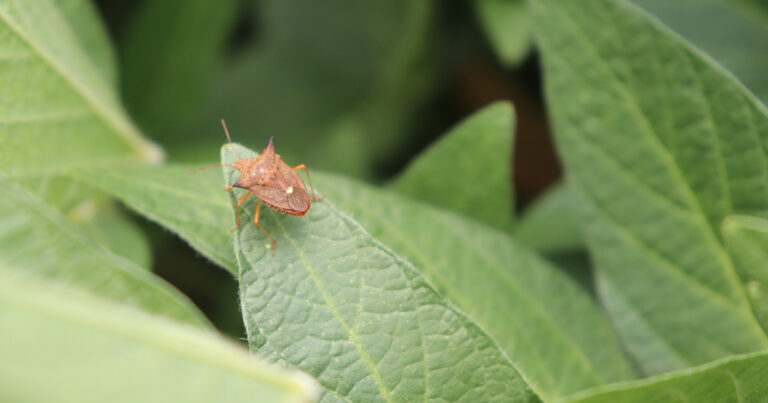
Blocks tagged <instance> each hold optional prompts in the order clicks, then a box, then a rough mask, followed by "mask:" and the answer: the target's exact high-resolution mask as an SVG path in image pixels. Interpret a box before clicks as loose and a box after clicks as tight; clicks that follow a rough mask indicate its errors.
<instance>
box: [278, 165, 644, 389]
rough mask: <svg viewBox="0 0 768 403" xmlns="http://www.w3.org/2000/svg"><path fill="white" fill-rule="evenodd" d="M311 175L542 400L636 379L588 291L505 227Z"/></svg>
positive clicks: (333, 200) (367, 187)
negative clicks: (481, 333) (488, 340)
mask: <svg viewBox="0 0 768 403" xmlns="http://www.w3.org/2000/svg"><path fill="white" fill-rule="evenodd" d="M313 178H314V179H315V181H316V183H317V184H318V186H319V188H320V189H323V192H325V193H324V194H325V195H326V196H327V200H329V201H330V202H333V203H337V204H338V206H339V207H340V208H341V209H343V210H345V211H347V212H349V213H350V214H352V216H353V217H355V219H356V220H358V221H359V222H360V223H362V224H363V225H364V226H365V228H366V229H367V230H368V231H370V232H371V234H372V235H373V236H375V237H376V238H378V239H380V240H381V241H382V242H384V243H385V244H387V245H388V246H390V247H392V248H393V250H394V251H395V252H397V253H399V254H400V255H402V256H404V257H406V258H407V259H409V260H410V261H411V262H413V263H414V264H415V265H416V266H417V267H418V268H419V269H420V270H421V273H422V275H424V276H425V277H426V279H427V280H429V282H430V283H431V284H434V285H435V286H436V288H437V290H438V291H439V292H440V293H441V294H442V295H445V296H446V297H448V298H449V299H450V300H451V301H453V302H455V303H456V304H458V305H459V308H461V309H462V310H463V311H464V312H466V313H467V314H468V315H469V316H470V317H472V318H473V319H474V320H475V321H477V323H478V324H479V325H480V326H481V327H482V328H483V329H485V330H486V331H487V332H488V334H489V335H490V336H491V337H493V339H494V340H496V341H497V342H498V343H499V346H500V347H501V348H502V349H503V350H504V351H505V352H506V354H507V356H509V358H510V359H511V360H512V361H513V362H514V363H515V366H516V367H517V368H518V369H519V370H520V371H521V373H522V374H523V375H524V376H525V379H527V380H528V382H529V383H530V384H531V386H532V387H533V389H534V390H535V391H536V392H537V393H538V394H539V395H540V396H541V397H542V398H543V399H545V400H548V399H549V398H552V397H557V396H563V395H566V394H568V393H573V392H576V391H579V390H583V389H586V388H589V387H592V386H597V385H601V384H604V383H608V382H615V381H619V380H626V379H631V378H633V377H634V376H633V375H634V374H633V371H632V369H631V368H630V366H629V365H628V363H627V361H626V359H625V357H624V356H623V353H622V351H621V349H620V347H619V343H618V340H617V338H616V336H615V334H614V333H613V331H612V330H611V328H610V325H609V324H608V321H607V320H606V318H605V316H604V314H603V313H602V312H601V311H600V309H599V308H598V307H597V306H596V304H595V303H594V301H593V300H592V298H591V296H590V295H589V294H588V293H587V292H586V291H585V290H584V289H583V288H581V287H580V286H579V285H577V284H576V283H575V282H573V281H572V280H571V279H570V278H568V276H567V275H566V274H564V273H563V272H561V271H559V270H557V269H555V268H554V267H552V266H551V265H549V264H547V263H546V262H545V261H543V260H542V259H540V258H537V256H535V255H534V254H533V253H531V252H529V251H527V250H526V249H524V248H522V247H520V246H518V245H517V244H516V243H515V242H514V241H513V240H512V239H511V238H510V237H509V236H508V235H506V234H505V233H503V232H499V231H496V230H493V229H491V228H489V227H486V226H484V225H481V224H478V223H477V222H475V221H473V220H468V219H466V218H464V217H462V216H459V215H455V214H452V213H450V212H447V211H443V210H437V209H433V208H430V207H428V206H427V205H424V204H421V203H418V202H413V201H411V200H408V199H405V198H402V197H399V196H397V195H395V194H394V193H392V192H387V191H381V190H377V189H375V188H372V187H369V186H366V185H363V184H361V183H356V182H352V181H350V180H348V179H344V178H342V177H338V176H327V175H315V174H314V173H313ZM322 203H325V201H323V202H321V204H322ZM277 252H278V254H280V252H281V250H280V245H278V251H277ZM574 318H578V320H574Z"/></svg>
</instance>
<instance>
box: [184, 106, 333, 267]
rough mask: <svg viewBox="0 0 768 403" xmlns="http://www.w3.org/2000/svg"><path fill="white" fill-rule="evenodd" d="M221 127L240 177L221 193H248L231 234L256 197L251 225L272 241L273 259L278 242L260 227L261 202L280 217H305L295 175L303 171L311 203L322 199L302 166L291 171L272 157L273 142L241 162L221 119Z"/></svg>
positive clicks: (304, 196)
mask: <svg viewBox="0 0 768 403" xmlns="http://www.w3.org/2000/svg"><path fill="white" fill-rule="evenodd" d="M221 125H222V127H224V133H225V134H226V135H227V140H228V141H229V145H230V147H231V150H232V152H234V153H235V156H236V157H237V161H235V164H234V165H223V166H231V167H233V168H235V169H237V170H238V171H240V173H241V174H242V177H241V179H240V180H239V181H237V182H236V183H234V184H232V185H230V186H227V187H226V188H225V189H224V190H226V191H230V190H232V189H234V188H241V189H245V190H247V191H248V193H246V194H245V196H243V198H242V199H240V201H239V202H238V203H237V225H236V226H235V228H232V231H234V230H236V229H238V228H240V206H242V205H243V203H245V201H246V200H247V199H248V197H250V196H251V195H254V196H256V197H257V198H258V199H259V203H258V204H257V205H256V215H255V216H254V219H253V221H254V223H255V224H256V226H258V227H259V229H261V230H262V231H263V232H264V233H265V234H266V235H267V236H268V237H269V239H271V240H272V256H274V255H275V249H276V248H277V241H275V238H273V237H272V235H269V232H267V230H265V229H264V227H262V226H261V224H259V213H260V212H261V202H262V201H263V202H264V204H266V205H267V206H269V207H271V208H272V209H274V210H276V211H278V212H281V213H283V214H289V215H294V216H298V217H303V216H305V215H306V214H307V213H308V212H309V209H310V208H312V203H310V201H309V193H308V192H307V188H306V186H304V182H303V181H302V180H301V177H299V174H298V173H297V172H298V171H301V170H302V169H303V170H304V171H305V172H306V173H307V179H308V180H309V187H310V189H311V190H312V200H314V201H318V200H322V199H323V198H324V197H325V196H322V197H317V196H315V188H314V187H313V186H312V179H311V178H310V177H309V170H308V169H307V166H306V165H304V164H301V165H298V166H296V167H293V168H291V167H290V166H288V164H286V163H285V162H283V160H282V159H281V158H280V154H275V146H274V144H273V142H272V138H270V139H269V144H267V148H265V149H264V151H263V152H262V153H261V154H259V156H257V157H256V158H253V159H250V160H246V159H242V158H240V156H239V155H237V151H235V148H234V146H233V145H232V139H231V138H230V137H229V130H227V124H226V123H224V119H222V120H221ZM218 166H222V165H213V166H210V167H205V168H200V169H206V168H213V167H218ZM200 169H198V170H195V171H192V172H190V174H191V173H194V172H197V171H199V170H200Z"/></svg>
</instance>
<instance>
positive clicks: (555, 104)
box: [529, 0, 768, 374]
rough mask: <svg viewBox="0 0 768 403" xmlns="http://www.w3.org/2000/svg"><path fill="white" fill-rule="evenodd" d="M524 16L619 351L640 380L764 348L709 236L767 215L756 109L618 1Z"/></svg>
mask: <svg viewBox="0 0 768 403" xmlns="http://www.w3.org/2000/svg"><path fill="white" fill-rule="evenodd" d="M529 4H531V5H532V6H533V8H532V9H533V10H535V12H533V14H534V22H535V24H534V25H535V26H536V27H537V33H536V35H537V40H538V42H539V43H538V44H539V49H540V52H541V54H542V56H543V59H542V60H543V66H544V73H545V78H546V79H545V84H546V95H547V100H548V102H549V106H550V108H551V109H550V110H551V116H552V119H553V122H554V127H555V129H556V130H555V133H556V137H557V145H558V149H559V151H560V153H561V155H562V156H563V158H564V161H565V166H566V169H567V173H568V180H569V184H570V185H573V188H574V190H575V191H577V192H578V194H579V196H578V197H579V198H580V201H579V203H578V206H579V207H580V214H581V215H582V218H583V220H582V223H583V227H582V228H584V231H585V237H586V239H587V243H588V245H589V248H590V251H591V253H592V257H593V260H594V261H595V263H596V266H597V268H598V270H599V271H598V273H597V286H598V292H599V293H600V295H601V298H602V300H603V303H604V305H605V306H606V309H607V310H608V312H609V313H610V315H611V317H612V319H613V321H614V326H615V327H616V329H617V330H618V331H619V333H620V334H621V336H622V337H623V339H624V341H625V344H626V346H627V348H628V350H629V351H630V352H631V353H632V354H633V356H634V357H635V359H636V360H637V361H638V363H639V365H640V366H641V367H642V369H643V370H644V371H645V372H646V373H649V374H653V373H658V372H663V371H669V370H672V369H676V368H685V367H689V366H691V365H693V364H699V363H703V362H707V361H711V360H714V359H716V358H719V357H723V356H727V355H730V354H734V353H742V352H750V351H756V350H761V349H765V348H766V347H768V340H767V339H766V335H765V334H764V333H763V332H762V329H761V328H760V326H759V325H758V323H757V321H756V320H755V318H754V316H753V315H752V312H751V310H750V307H749V303H748V301H747V298H746V295H745V293H744V289H743V287H742V285H741V283H740V281H739V279H738V275H737V273H736V271H735V269H734V267H733V263H732V262H731V260H730V259H729V257H728V255H727V254H726V253H725V251H724V248H723V245H722V243H721V241H720V239H719V237H718V234H717V231H718V230H719V225H720V222H721V220H722V219H723V218H724V217H725V216H727V215H729V214H731V213H734V212H738V213H744V214H764V213H765V212H766V211H768V172H766V166H767V165H766V163H767V161H766V158H765V154H764V153H765V150H764V148H763V147H764V145H763V144H768V142H766V139H768V119H766V115H765V109H764V108H763V107H762V106H761V105H760V104H759V102H757V101H756V100H755V99H754V98H753V97H752V96H751V95H750V94H749V93H748V92H747V91H745V90H744V88H743V87H741V86H740V85H738V83H737V82H736V81H735V80H733V79H732V78H731V77H730V76H728V75H727V74H725V73H724V72H723V70H722V69H720V68H719V67H717V66H715V65H713V64H712V63H710V62H709V61H708V60H707V59H706V58H702V57H701V55H699V54H698V53H697V52H696V51H694V50H692V49H690V48H689V47H688V46H686V45H685V44H683V43H681V42H680V41H679V40H678V39H677V38H676V37H675V36H674V35H670V34H669V33H668V32H667V31H666V30H665V29H664V28H663V27H661V26H659V25H657V24H655V23H654V22H653V21H652V20H651V19H649V18H648V17H647V16H646V15H644V14H643V13H642V12H640V11H639V10H638V9H636V8H635V7H631V6H628V5H627V4H626V3H625V2H622V1H610V0H595V1H591V2H589V3H578V4H577V3H575V2H571V1H566V0H540V1H535V2H531V3H529ZM639 55H642V57H640V56H639ZM761 142H762V144H761Z"/></svg>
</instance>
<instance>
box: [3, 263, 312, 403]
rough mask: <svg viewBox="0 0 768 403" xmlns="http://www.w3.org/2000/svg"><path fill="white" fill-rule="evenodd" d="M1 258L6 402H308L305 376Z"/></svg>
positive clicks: (206, 334) (309, 389)
mask: <svg viewBox="0 0 768 403" xmlns="http://www.w3.org/2000/svg"><path fill="white" fill-rule="evenodd" d="M5 265H6V262H0V328H2V329H3V332H2V334H0V341H1V342H0V356H2V357H3V364H2V365H0V400H2V401H4V402H18V401H24V402H52V401H71V402H99V401H110V402H167V401H184V402H211V401H229V402H236V401H252V400H254V399H256V400H259V401H265V402H309V401H312V400H313V399H314V397H315V396H316V392H317V386H316V383H315V382H314V381H313V380H312V379H311V378H310V377H308V376H306V375H304V374H299V373H291V372H288V371H285V370H283V369H279V368H276V367H274V366H271V365H267V364H265V363H263V362H260V361H259V360H256V359H255V358H254V357H252V356H249V355H248V352H247V351H245V350H244V349H243V348H242V347H240V346H236V345H234V343H232V342H231V341H227V340H225V339H224V338H222V337H219V336H216V335H214V334H211V333H209V332H207V331H204V330H201V329H197V328H194V327H191V326H184V325H181V324H177V323H173V322H171V321H167V320H163V319H160V318H157V317H153V316H151V315H147V314H145V313H142V312H139V311H135V310H132V309H127V308H126V307H125V306H120V305H118V304H115V303H114V302H112V301H108V300H105V299H101V298H94V297H93V296H89V295H86V294H84V293H79V292H75V291H74V290H72V289H69V288H66V287H63V286H61V285H56V286H54V285H51V284H46V283H44V282H42V281H39V279H33V278H31V277H29V278H28V277H27V276H19V275H18V274H16V275H14V274H13V273H14V272H15V271H14V272H12V271H8V270H7V269H8V268H7V267H5Z"/></svg>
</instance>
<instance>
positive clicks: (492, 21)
mask: <svg viewBox="0 0 768 403" xmlns="http://www.w3.org/2000/svg"><path fill="white" fill-rule="evenodd" d="M474 3H475V12H476V13H477V15H478V17H479V18H480V23H481V25H482V27H483V28H484V29H485V34H486V35H487V36H488V37H489V39H490V41H491V45H493V48H494V50H495V51H496V55H497V56H498V57H499V59H501V62H502V63H504V64H505V65H507V66H512V67H513V66H516V65H518V64H520V63H521V62H522V61H523V60H524V59H525V57H526V56H527V55H528V51H529V50H530V47H531V22H530V17H529V15H528V6H527V5H526V0H474Z"/></svg>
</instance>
